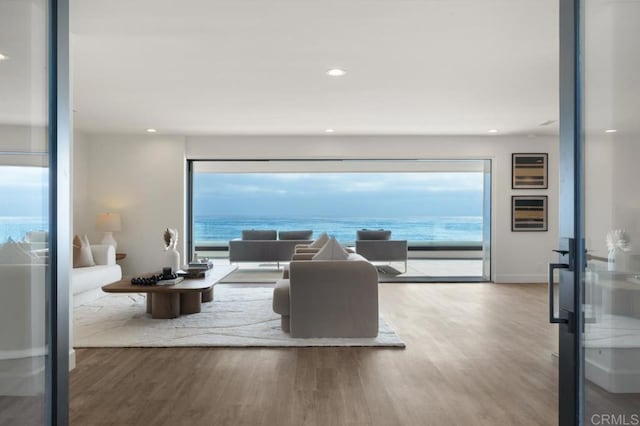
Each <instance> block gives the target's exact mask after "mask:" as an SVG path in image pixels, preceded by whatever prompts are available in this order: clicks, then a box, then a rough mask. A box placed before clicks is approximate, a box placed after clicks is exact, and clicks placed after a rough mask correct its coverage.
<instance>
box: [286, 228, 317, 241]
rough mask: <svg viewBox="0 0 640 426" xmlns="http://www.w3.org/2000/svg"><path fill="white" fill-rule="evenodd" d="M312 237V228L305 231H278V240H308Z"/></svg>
mask: <svg viewBox="0 0 640 426" xmlns="http://www.w3.org/2000/svg"><path fill="white" fill-rule="evenodd" d="M312 238H313V231H312V230H305V231H280V232H278V239H279V240H299V241H308V240H310V239H312Z"/></svg>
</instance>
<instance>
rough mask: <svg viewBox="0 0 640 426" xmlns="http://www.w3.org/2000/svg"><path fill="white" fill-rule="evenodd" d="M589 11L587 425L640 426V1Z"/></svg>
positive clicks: (599, 4)
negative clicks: (639, 422) (628, 425)
mask: <svg viewBox="0 0 640 426" xmlns="http://www.w3.org/2000/svg"><path fill="white" fill-rule="evenodd" d="M583 5H584V8H585V45H584V49H585V55H584V58H585V62H584V75H585V81H584V93H585V103H584V117H585V128H584V131H585V188H586V198H585V220H586V229H585V231H586V237H587V238H586V244H587V250H588V265H587V269H586V274H585V319H586V326H585V330H584V342H585V343H584V344H585V378H586V380H585V398H586V399H585V424H606V423H603V422H606V421H615V422H617V423H608V424H634V423H633V421H634V419H635V421H636V422H637V421H640V191H639V190H638V183H639V182H640V167H638V160H639V159H640V120H638V111H640V108H639V107H640V104H639V101H638V100H639V99H640V89H639V88H640V78H639V76H640V72H639V71H640V70H639V69H638V62H637V58H638V57H640V46H639V45H638V43H637V40H638V37H639V36H640V1H637V0H634V1H625V2H619V1H611V0H595V1H593V0H590V1H585V2H584V3H583ZM611 419H613V420H611Z"/></svg>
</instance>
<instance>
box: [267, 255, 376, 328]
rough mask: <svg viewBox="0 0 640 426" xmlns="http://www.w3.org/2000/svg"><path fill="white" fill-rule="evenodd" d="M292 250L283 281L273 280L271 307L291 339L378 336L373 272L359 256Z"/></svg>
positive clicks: (372, 267) (374, 271)
mask: <svg viewBox="0 0 640 426" xmlns="http://www.w3.org/2000/svg"><path fill="white" fill-rule="evenodd" d="M312 257H313V254H304V255H301V254H298V255H296V256H294V259H293V261H292V262H291V263H290V264H289V271H288V276H289V278H288V279H285V278H283V279H281V280H279V281H278V282H277V283H276V287H275V288H274V291H273V310H274V311H275V312H276V313H278V314H280V315H281V316H282V317H281V321H282V329H283V330H284V331H286V332H289V333H290V334H291V337H305V338H311V337H375V336H377V335H378V272H377V271H376V268H375V267H374V266H373V265H372V264H371V263H369V262H367V260H366V259H364V258H363V257H362V256H359V255H357V254H349V258H348V260H335V261H323V260H308V259H311V258H312Z"/></svg>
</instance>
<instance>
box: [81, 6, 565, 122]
mask: <svg viewBox="0 0 640 426" xmlns="http://www.w3.org/2000/svg"><path fill="white" fill-rule="evenodd" d="M557 27H558V5H557V0H423V1H420V0H413V1H407V0H352V1H343V0H328V1H327V0H323V1H318V0H315V1H314V0H295V1H294V0H292V1H284V0H261V1H258V0H256V1H252V0H232V1H223V0H181V1H180V2H176V1H174V0H136V1H131V0H112V1H108V2H106V1H103V0H72V1H71V30H72V42H73V45H72V55H73V57H72V62H73V84H74V108H75V110H76V113H75V124H76V126H77V127H79V128H81V129H84V130H88V131H101V132H102V131H105V132H134V133H137V132H143V131H144V129H145V128H148V127H154V128H157V129H158V130H159V132H161V133H171V134H319V133H322V132H323V131H324V129H325V128H328V127H330V128H335V129H336V133H340V134H487V130H488V129H492V128H496V129H499V130H500V133H502V134H504V133H507V134H511V133H513V134H545V133H554V132H557V125H555V124H554V125H551V126H545V127H541V126H540V123H542V122H545V121H547V120H556V119H557V117H558V28H557ZM332 67H342V68H344V69H346V70H347V71H348V74H347V75H346V76H344V77H341V78H330V77H328V76H326V75H325V71H326V70H327V69H329V68H332Z"/></svg>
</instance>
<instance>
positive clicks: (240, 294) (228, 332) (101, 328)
mask: <svg viewBox="0 0 640 426" xmlns="http://www.w3.org/2000/svg"><path fill="white" fill-rule="evenodd" d="M272 295H273V288H272V287H246V288H242V287H228V286H220V285H219V286H216V287H215V288H214V301H213V302H211V303H203V304H202V312H200V313H198V314H193V315H185V316H181V317H179V318H176V319H170V320H162V319H155V320H154V319H151V316H150V315H149V314H147V313H146V311H145V308H146V302H145V297H144V295H143V294H108V295H104V296H102V297H101V298H99V299H97V300H95V301H93V302H90V303H87V304H84V305H82V306H79V307H77V308H76V309H75V310H74V346H75V347H76V348H105V347H176V346H205V347H206V346H222V347H251V346H265V347H272V346H275V347H278V346H280V347H284V346H292V347H304V346H385V347H404V346H405V344H404V342H403V341H402V340H401V339H400V338H399V337H398V335H397V334H396V333H395V332H394V331H393V330H392V329H391V327H390V326H389V325H388V324H387V323H386V322H385V320H384V319H382V317H380V325H379V333H378V337H376V338H362V339H361V338H357V339H345V338H335V339H334V338H325V339H294V338H291V337H290V336H289V335H288V334H287V333H285V332H283V331H282V329H281V328H280V315H278V314H276V313H274V312H273V310H272V308H271V304H272Z"/></svg>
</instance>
